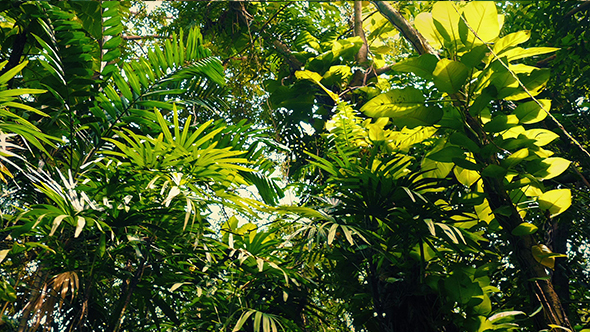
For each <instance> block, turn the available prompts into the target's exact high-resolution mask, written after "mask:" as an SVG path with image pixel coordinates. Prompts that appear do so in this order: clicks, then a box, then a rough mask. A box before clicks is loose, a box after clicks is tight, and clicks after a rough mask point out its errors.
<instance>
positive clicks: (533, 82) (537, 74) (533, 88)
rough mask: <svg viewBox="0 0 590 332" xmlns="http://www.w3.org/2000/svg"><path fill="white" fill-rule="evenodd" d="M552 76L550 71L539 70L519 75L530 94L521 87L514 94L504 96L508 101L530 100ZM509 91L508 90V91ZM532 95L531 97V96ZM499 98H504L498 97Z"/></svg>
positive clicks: (543, 87)
mask: <svg viewBox="0 0 590 332" xmlns="http://www.w3.org/2000/svg"><path fill="white" fill-rule="evenodd" d="M550 76H551V73H550V70H549V69H538V70H533V71H532V72H531V73H530V74H518V78H519V79H520V81H521V82H522V84H523V85H524V86H525V87H526V89H527V90H528V92H526V91H524V90H523V89H522V88H521V87H520V86H519V87H517V88H516V89H514V91H513V92H512V93H509V94H506V95H505V96H503V97H504V98H505V99H506V100H521V99H525V98H530V96H536V95H538V94H539V93H541V91H543V89H545V86H546V85H547V81H549V78H550ZM507 91H508V90H507ZM529 94H530V95H529ZM498 98H502V97H500V96H498Z"/></svg>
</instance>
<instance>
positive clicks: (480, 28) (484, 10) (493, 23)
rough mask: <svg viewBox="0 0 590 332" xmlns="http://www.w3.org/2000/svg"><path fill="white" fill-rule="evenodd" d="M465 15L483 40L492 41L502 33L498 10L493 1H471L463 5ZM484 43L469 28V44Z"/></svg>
mask: <svg viewBox="0 0 590 332" xmlns="http://www.w3.org/2000/svg"><path fill="white" fill-rule="evenodd" d="M463 16H464V17H465V20H466V21H467V23H468V24H469V26H470V27H471V29H473V31H475V34H476V35H477V36H478V37H479V38H481V39H482V40H483V42H486V43H488V42H491V41H493V40H494V39H496V38H498V35H499V34H500V29H501V28H502V27H501V26H500V23H499V22H498V11H497V10H496V4H495V2H493V1H471V2H468V3H467V5H465V7H463ZM470 43H476V44H480V43H482V42H481V41H480V40H479V39H478V38H476V36H475V35H474V34H473V32H471V30H468V38H467V44H470Z"/></svg>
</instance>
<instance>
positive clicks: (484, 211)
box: [475, 198, 495, 224]
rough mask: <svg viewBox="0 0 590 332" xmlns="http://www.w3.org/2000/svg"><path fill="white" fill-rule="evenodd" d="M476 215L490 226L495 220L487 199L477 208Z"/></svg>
mask: <svg viewBox="0 0 590 332" xmlns="http://www.w3.org/2000/svg"><path fill="white" fill-rule="evenodd" d="M475 213H476V214H477V217H478V218H479V219H480V220H483V221H485V222H486V223H488V224H489V223H490V222H491V221H492V220H493V219H494V218H495V216H494V214H493V212H492V208H491V207H490V203H489V202H488V200H487V198H486V199H484V201H483V203H482V204H479V205H476V206H475Z"/></svg>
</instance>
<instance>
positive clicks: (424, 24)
mask: <svg viewBox="0 0 590 332" xmlns="http://www.w3.org/2000/svg"><path fill="white" fill-rule="evenodd" d="M414 26H416V29H417V30H418V31H419V32H420V33H421V34H422V36H424V38H426V40H427V41H428V42H429V43H430V46H432V47H433V48H434V49H440V48H442V45H443V37H442V36H441V35H440V33H438V31H436V27H435V26H434V22H433V20H432V14H431V13H420V14H418V16H416V18H415V19H414Z"/></svg>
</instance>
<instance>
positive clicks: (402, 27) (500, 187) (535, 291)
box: [373, 1, 573, 331]
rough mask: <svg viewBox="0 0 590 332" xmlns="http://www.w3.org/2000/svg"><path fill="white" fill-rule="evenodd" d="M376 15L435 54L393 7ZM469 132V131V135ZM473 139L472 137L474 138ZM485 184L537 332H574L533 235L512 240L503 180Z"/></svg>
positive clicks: (514, 214) (512, 218)
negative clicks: (536, 311)
mask: <svg viewBox="0 0 590 332" xmlns="http://www.w3.org/2000/svg"><path fill="white" fill-rule="evenodd" d="M373 3H374V4H375V6H376V7H377V8H378V9H379V11H380V12H381V13H382V14H383V16H385V18H387V19H388V21H389V22H390V23H392V24H393V25H394V26H395V27H396V28H397V29H398V30H399V31H400V32H401V33H402V35H403V36H404V37H405V38H406V39H407V40H408V41H410V43H412V45H414V47H415V49H416V51H418V53H419V54H425V53H429V54H434V55H436V52H435V51H434V49H433V48H432V46H430V44H429V43H428V42H427V41H426V39H424V37H423V36H422V35H421V34H420V33H419V32H418V31H417V30H416V29H414V28H413V27H412V26H411V25H410V23H409V22H408V21H407V20H406V19H405V18H404V17H403V16H402V15H401V14H400V13H399V12H398V11H396V10H395V9H394V8H393V7H391V6H390V5H389V4H388V3H387V2H384V1H373ZM450 97H451V98H452V99H453V100H454V101H455V102H456V103H457V104H464V100H462V97H461V96H460V95H458V94H454V95H451V96H450ZM460 109H461V110H462V112H463V115H464V117H465V120H466V123H465V124H466V125H467V126H469V127H471V129H473V132H475V133H476V134H477V137H472V138H473V139H474V140H475V141H476V142H478V143H479V144H480V146H484V145H486V144H490V143H491V142H489V139H488V138H487V137H486V135H485V133H484V131H483V128H482V124H481V123H480V121H479V120H478V119H475V118H473V117H472V116H471V115H470V114H469V110H468V108H467V107H461V108H460ZM468 132H469V131H468ZM474 136H475V135H474ZM476 159H478V160H479V161H480V162H483V163H484V165H491V164H495V165H499V160H497V157H495V156H492V157H486V158H484V157H482V156H481V155H479V156H478V155H476ZM482 179H483V183H484V193H485V194H486V196H487V198H488V201H489V204H490V207H491V209H492V211H497V209H499V208H506V207H509V208H510V215H509V216H504V215H502V214H499V213H496V214H495V217H496V219H497V220H498V222H499V223H500V225H501V226H502V228H503V230H504V232H505V234H506V237H507V238H508V242H509V245H510V246H511V247H512V249H513V251H514V256H515V258H516V259H515V262H514V263H516V264H517V266H518V267H520V271H521V273H523V274H524V277H525V278H526V280H531V284H530V285H529V286H530V287H528V289H529V296H530V297H531V300H532V302H537V301H538V302H539V303H541V305H542V306H543V314H544V319H543V322H537V324H539V325H543V326H539V327H540V328H547V326H548V325H549V324H554V325H557V326H562V327H565V328H568V329H570V330H572V331H573V329H572V326H571V324H570V322H569V320H568V318H567V315H566V312H565V310H564V308H563V306H562V304H561V300H560V298H559V296H558V295H557V293H556V292H555V289H554V288H553V284H552V283H551V280H550V279H548V273H547V270H546V269H545V267H544V266H542V265H541V264H540V263H538V262H537V261H536V260H535V258H534V256H533V254H532V247H533V246H534V245H536V244H538V243H537V241H536V239H535V238H534V237H533V235H525V236H514V235H512V233H511V232H512V230H513V229H514V228H515V227H516V226H518V225H520V224H521V223H523V222H524V220H523V219H522V218H521V216H520V214H519V213H518V211H517V209H516V206H515V205H514V204H513V203H512V200H511V199H510V196H509V193H508V191H507V190H506V188H505V187H504V184H503V179H497V178H491V177H482Z"/></svg>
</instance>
